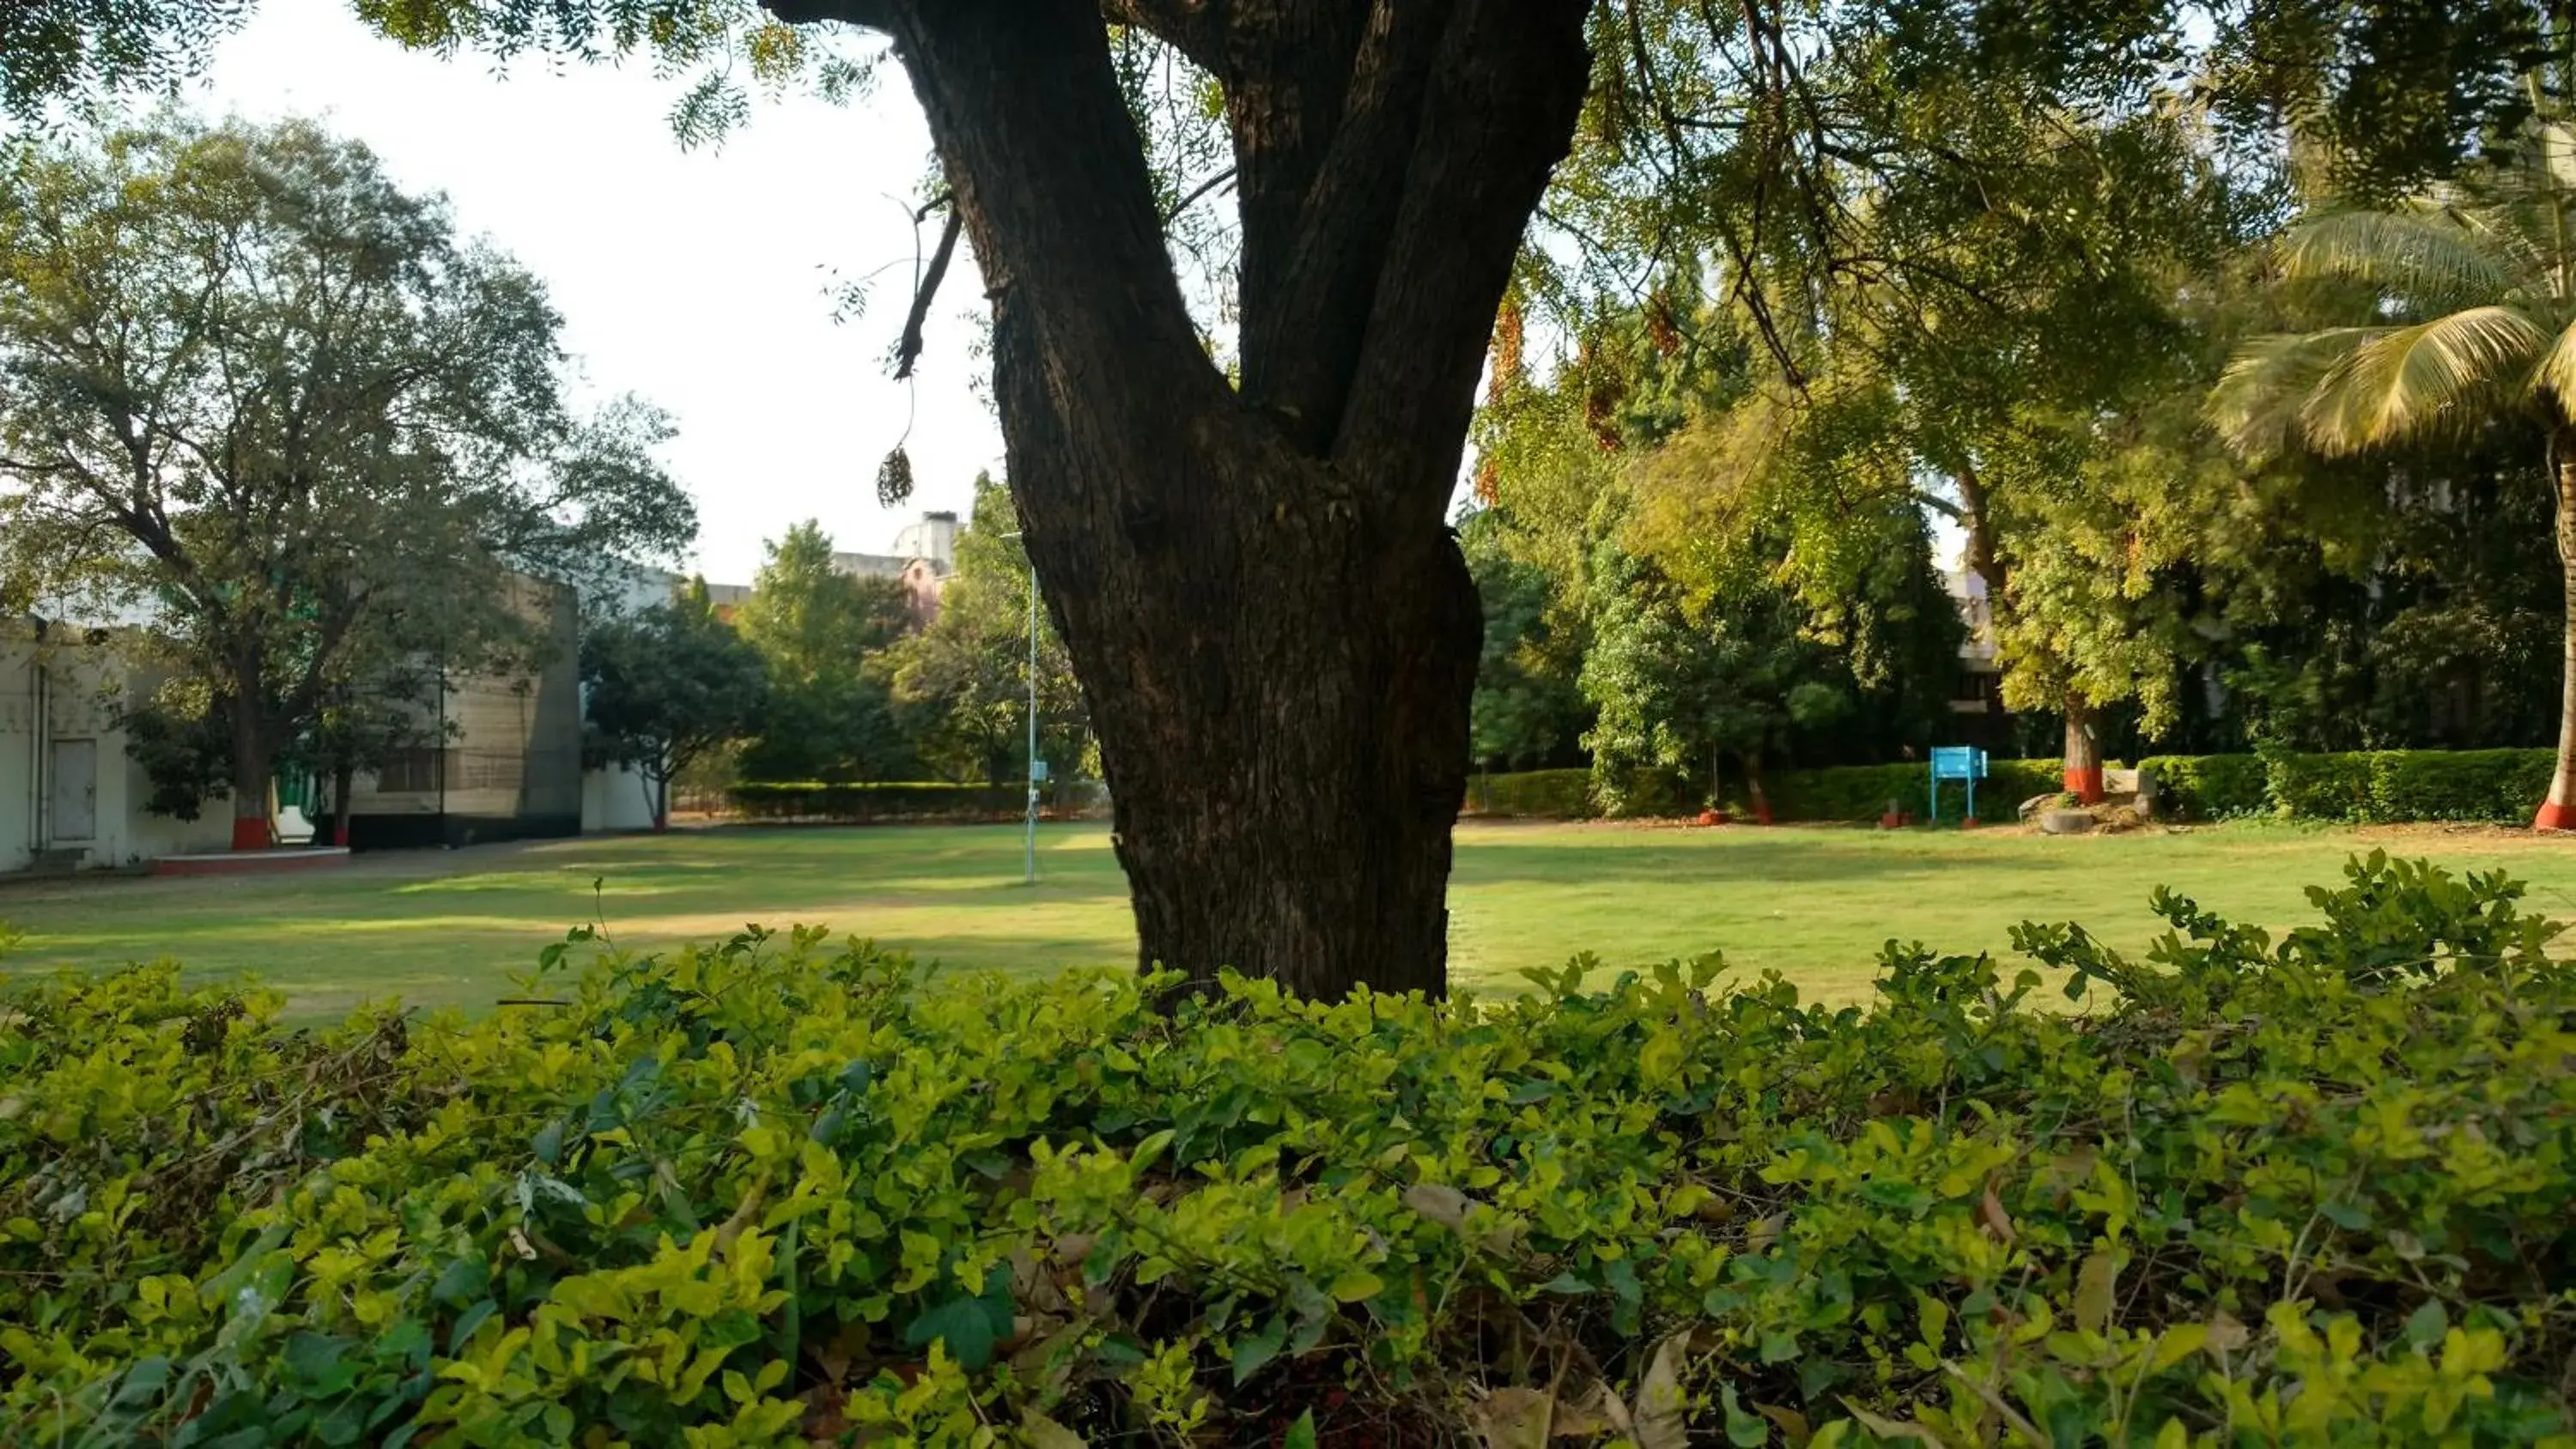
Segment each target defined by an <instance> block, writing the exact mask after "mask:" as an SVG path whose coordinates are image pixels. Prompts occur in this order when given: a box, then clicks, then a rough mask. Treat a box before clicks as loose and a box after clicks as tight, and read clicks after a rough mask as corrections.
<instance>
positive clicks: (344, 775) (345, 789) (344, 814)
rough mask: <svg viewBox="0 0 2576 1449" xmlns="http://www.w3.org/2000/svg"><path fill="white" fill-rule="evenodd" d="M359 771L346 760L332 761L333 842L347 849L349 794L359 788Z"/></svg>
mask: <svg viewBox="0 0 2576 1449" xmlns="http://www.w3.org/2000/svg"><path fill="white" fill-rule="evenodd" d="M357 781H358V772H357V770H356V769H355V768H354V767H352V766H351V765H350V764H349V762H348V761H346V760H334V761H332V763H331V843H332V844H333V845H336V846H339V847H340V848H341V849H343V850H346V849H347V848H348V846H349V796H350V795H351V794H352V793H353V792H354V791H355V790H356V789H357Z"/></svg>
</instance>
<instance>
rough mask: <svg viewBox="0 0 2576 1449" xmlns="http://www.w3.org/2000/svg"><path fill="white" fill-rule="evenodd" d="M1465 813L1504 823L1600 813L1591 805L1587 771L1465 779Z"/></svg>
mask: <svg viewBox="0 0 2576 1449" xmlns="http://www.w3.org/2000/svg"><path fill="white" fill-rule="evenodd" d="M1466 813H1467V814H1469V815H1486V816H1493V817H1496V818H1499V819H1506V820H1509V819H1534V820H1583V819H1588V818H1590V817H1591V816H1593V815H1596V814H1599V813H1600V812H1599V810H1598V809H1597V808H1596V807H1595V806H1594V804H1593V801H1592V772H1591V771H1590V770H1521V771H1517V772H1515V773H1512V774H1508V775H1482V774H1480V775H1472V776H1470V777H1468V780H1467V809H1466Z"/></svg>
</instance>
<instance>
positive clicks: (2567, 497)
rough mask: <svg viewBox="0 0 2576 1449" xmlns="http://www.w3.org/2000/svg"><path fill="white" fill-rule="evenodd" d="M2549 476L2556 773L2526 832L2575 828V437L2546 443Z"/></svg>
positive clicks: (2564, 436)
mask: <svg viewBox="0 0 2576 1449" xmlns="http://www.w3.org/2000/svg"><path fill="white" fill-rule="evenodd" d="M2549 472H2550V482H2551V483H2552V484H2553V485H2554V486H2555V487H2556V488H2557V490H2558V570H2559V577H2560V587H2561V588H2562V589H2563V590H2564V594H2563V598H2564V604H2563V607H2564V609H2565V611H2566V628H2565V630H2564V635H2565V637H2564V638H2563V639H2561V640H2560V646H2561V647H2560V654H2561V658H2560V661H2559V669H2560V673H2559V685H2558V769H2557V772H2556V773H2554V774H2553V775H2551V776H2550V778H2549V798H2548V799H2547V800H2544V801H2542V802H2541V806H2540V813H2539V814H2537V815H2535V816H2534V817H2532V821H2531V828H2532V829H2534V830H2576V434H2571V433H2569V432H2567V431H2564V430H2562V431H2561V432H2559V433H2558V434H2557V435H2556V436H2555V437H2552V438H2551V439H2550V442H2549Z"/></svg>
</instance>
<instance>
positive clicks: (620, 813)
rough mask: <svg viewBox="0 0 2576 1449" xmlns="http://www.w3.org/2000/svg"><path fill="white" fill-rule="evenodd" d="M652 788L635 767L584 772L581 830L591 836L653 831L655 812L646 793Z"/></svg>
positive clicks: (617, 766) (613, 766) (582, 779)
mask: <svg viewBox="0 0 2576 1449" xmlns="http://www.w3.org/2000/svg"><path fill="white" fill-rule="evenodd" d="M650 788H651V787H650V786H649V785H648V784H646V782H645V779H644V777H643V776H642V775H641V774H638V773H637V772H636V771H635V770H634V769H633V768H632V767H630V766H626V765H612V766H610V767H609V768H607V769H602V770H588V771H584V772H583V774H582V777H581V828H582V833H584V834H589V833H591V832H593V831H601V830H650V829H652V828H653V811H652V809H651V805H650V802H649V801H647V800H646V798H645V792H646V791H647V790H648V789H650Z"/></svg>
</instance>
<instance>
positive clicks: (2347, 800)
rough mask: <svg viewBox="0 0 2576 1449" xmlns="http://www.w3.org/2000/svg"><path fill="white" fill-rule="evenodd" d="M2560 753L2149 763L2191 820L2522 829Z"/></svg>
mask: <svg viewBox="0 0 2576 1449" xmlns="http://www.w3.org/2000/svg"><path fill="white" fill-rule="evenodd" d="M2557 760H2558V756H2557V753H2556V752H2555V751H2553V750H2358V751H2352V752H2348V753H2343V754H2287V753H2283V754H2273V755H2161V756H2157V757H2155V758H2153V759H2150V760H2148V761H2146V763H2147V764H2150V765H2153V766H2154V767H2155V768H2156V772H2157V773H2156V778H2157V780H2158V782H2159V783H2160V785H2161V786H2162V788H2163V789H2164V790H2165V791H2166V793H2167V795H2168V797H2169V798H2171V799H2172V800H2173V801H2174V803H2175V806H2176V809H2175V811H2174V813H2176V814H2178V815H2179V816H2181V817H2182V818H2185V819H2194V820H2217V819H2224V818H2226V817H2229V816H2237V815H2258V814H2268V815H2275V816H2279V817H2282V818H2284V819H2290V820H2331V821H2344V822H2350V823H2355V824H2402V823H2405V822H2408V821H2417V820H2458V821H2485V822H2492V823H2496V824H2522V823H2526V822H2528V821H2529V820H2530V819H2531V816H2532V812H2533V811H2534V810H2536V809H2538V808H2539V805H2540V802H2541V800H2542V798H2543V797H2545V796H2546V795H2547V794H2548V793H2549V776H2550V773H2551V771H2553V770H2554V769H2555V768H2556V766H2557Z"/></svg>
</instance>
